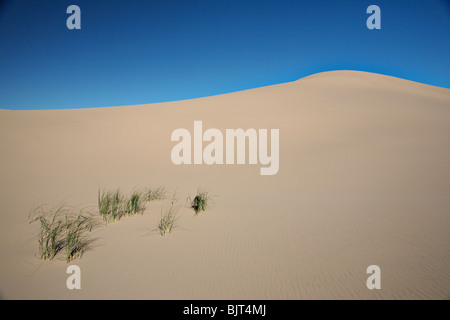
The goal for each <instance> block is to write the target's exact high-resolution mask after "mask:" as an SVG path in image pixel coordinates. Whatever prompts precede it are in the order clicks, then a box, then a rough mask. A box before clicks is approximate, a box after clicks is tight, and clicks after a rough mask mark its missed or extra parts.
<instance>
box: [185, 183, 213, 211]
mask: <svg viewBox="0 0 450 320" xmlns="http://www.w3.org/2000/svg"><path fill="white" fill-rule="evenodd" d="M189 199H190V197H189V198H188V200H189ZM210 199H211V197H210V196H209V193H208V191H206V190H201V189H200V188H199V189H198V190H197V195H196V196H195V197H194V199H193V200H191V201H190V202H191V208H192V209H194V211H195V214H197V215H198V214H200V213H201V212H202V211H206V209H207V207H208V203H209V201H210Z"/></svg>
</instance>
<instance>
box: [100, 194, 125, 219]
mask: <svg viewBox="0 0 450 320" xmlns="http://www.w3.org/2000/svg"><path fill="white" fill-rule="evenodd" d="M124 206H125V198H124V196H123V195H122V194H121V193H120V191H119V190H117V191H115V192H110V191H108V192H100V190H99V191H98V212H99V214H100V216H101V217H102V218H103V221H105V222H106V224H108V223H110V222H114V221H118V220H120V218H121V217H122V216H123V215H124V214H125V210H124Z"/></svg>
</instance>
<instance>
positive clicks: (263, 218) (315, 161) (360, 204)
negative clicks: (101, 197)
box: [0, 71, 450, 299]
mask: <svg viewBox="0 0 450 320" xmlns="http://www.w3.org/2000/svg"><path fill="white" fill-rule="evenodd" d="M195 120H201V121H202V122H203V126H204V128H205V129H206V128H217V129H219V130H222V131H223V132H225V130H226V129H227V128H243V129H247V128H255V129H258V128H265V129H273V128H277V129H279V130H280V166H279V172H278V174H276V175H273V176H262V175H260V174H259V165H249V164H245V165H211V166H208V165H205V164H203V165H179V166H176V165H174V164H173V163H172V161H171V158H170V154H171V150H172V148H173V146H174V145H175V143H174V142H171V141H170V136H171V133H172V131H173V130H175V129H177V128H187V129H189V130H191V131H192V130H193V123H194V121H195ZM449 138H450V90H449V89H442V88H437V87H432V86H428V85H423V84H418V83H414V82H411V81H407V80H401V79H397V78H393V77H388V76H382V75H377V74H369V73H363V72H354V71H336V72H326V73H320V74H316V75H313V76H309V77H306V78H303V79H300V80H298V81H295V82H291V83H286V84H280V85H274V86H269V87H264V88H257V89H252V90H247V91H242V92H236V93H231V94H225V95H220V96H214V97H207V98H201V99H195V100H188V101H179V102H170V103H161V104H151V105H139V106H127V107H114V108H98V109H79V110H53V111H8V110H0V146H1V153H0V163H1V165H0V176H1V177H2V183H1V192H0V228H1V232H0V237H1V238H0V296H1V297H2V298H9V299H16V298H20V299H38V298H39V299H50V298H52V299H72V298H77V299H78V298H82V299H129V298H133V299H448V298H449V297H450V241H449V234H450V171H449V163H450V144H449ZM148 185H154V186H157V185H164V186H166V188H167V189H168V190H170V191H174V190H176V191H177V195H178V199H179V201H178V203H177V205H179V206H180V209H179V216H180V219H179V220H178V228H177V229H176V230H174V232H172V233H171V234H170V235H168V236H165V237H161V236H160V235H159V234H157V233H156V234H155V233H153V234H150V235H149V234H148V233H149V232H150V231H151V230H152V229H153V228H154V227H155V226H156V223H157V221H158V219H159V217H160V212H161V209H163V208H167V207H168V206H169V201H168V200H166V201H162V202H154V203H151V204H149V206H148V207H147V210H146V211H145V213H144V215H142V216H140V215H139V216H133V217H128V218H126V219H123V220H122V221H120V222H116V223H113V224H111V225H109V226H107V227H106V226H101V227H99V228H97V229H95V230H94V232H93V235H94V237H96V238H98V240H97V242H96V246H95V247H94V248H93V249H92V250H90V251H88V252H86V253H85V254H84V256H83V257H82V259H80V260H75V261H74V262H73V263H72V264H76V265H79V266H80V268H81V273H82V280H81V281H82V289H81V290H68V289H67V288H66V279H67V277H68V275H67V274H66V268H67V264H66V263H65V262H64V261H62V260H54V261H52V262H41V261H40V260H39V259H38V258H37V242H36V239H33V236H34V235H36V233H37V232H38V225H37V224H29V223H28V213H29V210H30V209H31V208H32V207H33V206H35V205H36V204H40V203H45V204H48V205H54V204H57V203H59V202H60V201H65V202H66V203H69V204H73V205H86V204H92V205H94V206H95V204H96V201H97V191H98V189H99V188H104V189H115V188H118V187H120V188H121V189H122V190H123V191H126V192H128V191H131V190H133V188H135V187H141V186H148ZM199 186H202V187H204V188H206V189H208V190H210V192H211V193H212V194H214V195H215V197H214V204H213V206H212V207H211V209H210V210H208V212H207V213H205V214H202V215H200V216H194V215H193V211H192V210H191V209H190V208H188V207H187V206H186V203H185V200H186V198H187V197H188V195H191V196H192V195H193V194H195V192H196V190H197V188H198V187H199ZM373 264H375V265H378V266H380V268H381V286H382V289H381V290H368V289H367V287H366V279H367V277H368V275H367V274H366V268H367V267H368V266H369V265H373Z"/></svg>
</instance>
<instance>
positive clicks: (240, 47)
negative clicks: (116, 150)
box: [0, 0, 450, 109]
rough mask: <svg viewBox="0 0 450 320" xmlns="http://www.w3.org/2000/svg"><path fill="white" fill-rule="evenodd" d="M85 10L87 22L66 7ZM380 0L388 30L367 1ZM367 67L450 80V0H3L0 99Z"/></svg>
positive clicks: (119, 92) (111, 102)
mask: <svg viewBox="0 0 450 320" xmlns="http://www.w3.org/2000/svg"><path fill="white" fill-rule="evenodd" d="M71 4H75V5H78V6H79V7H80V8H81V27H82V29H81V30H68V29H67V27H66V20H67V18H68V17H69V15H68V14H67V13H66V9H67V7H68V6H69V5H71ZM371 4H376V5H378V6H379V7H380V8H381V27H382V29H381V30H369V29H367V27H366V20H367V18H368V17H369V15H368V14H366V9H367V7H368V6H369V5H371ZM342 69H346V70H347V69H351V70H361V71H369V72H376V73H381V74H387V75H392V76H396V77H400V78H405V79H409V80H413V81H418V82H422V83H426V84H431V85H436V86H440V87H446V88H450V1H449V0H370V1H365V0H341V1H336V0H305V1H301V0H290V1H288V0H252V1H249V0H202V1H196V0H176V1H174V0H145V1H144V0H127V1H125V0H122V1H118V0H108V1H100V0H96V1H92V0H70V1H67V0H40V1H25V0H11V1H9V0H6V1H1V0H0V108H2V109H66V108H89V107H107V106H121V105H133V104H144V103H154V102H165V101H174V100H183V99H191V98H198V97H204V96H210V95H216V94H222V93H228V92H233V91H238V90H245V89H250V88H255V87H261V86H266V85H272V84H277V83H283V82H288V81H293V80H297V79H299V78H302V77H304V76H307V75H310V74H313V73H317V72H322V71H329V70H342Z"/></svg>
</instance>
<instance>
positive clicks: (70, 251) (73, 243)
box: [30, 205, 95, 262]
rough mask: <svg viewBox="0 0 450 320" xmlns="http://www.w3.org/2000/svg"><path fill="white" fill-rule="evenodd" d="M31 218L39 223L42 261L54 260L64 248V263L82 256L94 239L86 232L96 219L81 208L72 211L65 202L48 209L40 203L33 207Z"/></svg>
mask: <svg viewBox="0 0 450 320" xmlns="http://www.w3.org/2000/svg"><path fill="white" fill-rule="evenodd" d="M30 217H31V221H30V223H32V222H36V221H39V222H40V230H39V234H38V236H37V238H38V245H39V258H40V259H42V260H44V261H46V260H52V259H54V258H55V257H56V255H57V254H58V253H59V252H60V251H62V250H65V260H66V262H70V261H72V260H74V259H76V258H81V256H82V255H83V253H84V252H85V251H86V250H88V249H89V248H90V244H91V243H92V242H93V240H91V239H89V238H88V237H87V236H86V232H90V231H92V228H93V227H94V226H95V221H94V219H93V218H92V217H91V215H90V214H88V213H84V212H83V210H81V211H80V212H78V213H74V211H73V209H72V208H71V207H68V206H65V205H60V206H59V207H56V208H55V209H49V210H46V209H44V207H42V206H41V207H38V208H35V209H33V210H32V214H31V215H30Z"/></svg>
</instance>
